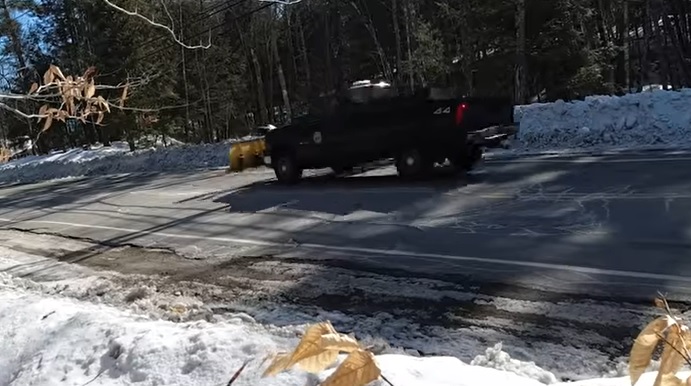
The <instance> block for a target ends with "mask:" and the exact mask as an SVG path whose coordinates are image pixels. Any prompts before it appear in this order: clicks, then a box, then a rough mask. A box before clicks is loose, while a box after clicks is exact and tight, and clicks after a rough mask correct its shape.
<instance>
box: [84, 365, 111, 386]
mask: <svg viewBox="0 0 691 386" xmlns="http://www.w3.org/2000/svg"><path fill="white" fill-rule="evenodd" d="M106 370H108V368H107V367H104V368H103V369H102V370H101V371H99V372H98V374H96V376H95V377H93V378H91V380H90V381H89V382H87V383H85V384H83V385H82V386H86V385H88V384H90V383H91V382H93V381H95V380H96V379H98V377H100V376H101V375H103V373H105V372H106Z"/></svg>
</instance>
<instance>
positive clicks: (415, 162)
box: [396, 149, 434, 178]
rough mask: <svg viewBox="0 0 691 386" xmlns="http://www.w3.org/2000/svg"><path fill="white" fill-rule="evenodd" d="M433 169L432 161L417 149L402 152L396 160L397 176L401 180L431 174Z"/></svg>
mask: <svg viewBox="0 0 691 386" xmlns="http://www.w3.org/2000/svg"><path fill="white" fill-rule="evenodd" d="M433 168H434V161H433V160H432V159H431V158H430V157H426V156H425V155H424V154H423V153H422V152H421V151H420V150H418V149H409V150H406V151H403V152H401V154H399V156H398V158H397V159H396V169H397V170H398V175H399V176H401V177H403V178H418V177H422V176H424V175H426V174H428V173H429V172H431V171H432V169H433Z"/></svg>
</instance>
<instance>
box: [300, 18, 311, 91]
mask: <svg viewBox="0 0 691 386" xmlns="http://www.w3.org/2000/svg"><path fill="white" fill-rule="evenodd" d="M298 39H299V40H300V42H299V44H300V56H301V57H302V65H303V66H304V68H303V71H304V72H305V83H306V85H305V86H306V88H307V98H308V100H309V98H310V97H311V96H312V71H311V70H310V60H309V56H308V55H307V44H305V29H304V27H303V26H302V22H301V21H299V20H298Z"/></svg>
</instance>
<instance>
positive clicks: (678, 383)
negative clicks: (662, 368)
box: [655, 374, 685, 386]
mask: <svg viewBox="0 0 691 386" xmlns="http://www.w3.org/2000/svg"><path fill="white" fill-rule="evenodd" d="M658 378H659V379H660V381H659V382H660V383H657V382H658V381H657V380H656V381H655V385H656V386H684V385H685V382H684V381H682V380H681V379H679V378H678V377H677V376H676V375H674V374H666V375H663V376H662V377H660V375H659V374H658Z"/></svg>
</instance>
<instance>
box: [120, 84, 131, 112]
mask: <svg viewBox="0 0 691 386" xmlns="http://www.w3.org/2000/svg"><path fill="white" fill-rule="evenodd" d="M128 88H129V84H126V85H125V87H124V88H123V89H122V95H121V96H120V107H123V106H125V100H126V99H127V89H128Z"/></svg>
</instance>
